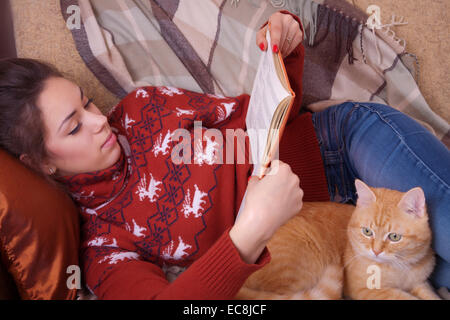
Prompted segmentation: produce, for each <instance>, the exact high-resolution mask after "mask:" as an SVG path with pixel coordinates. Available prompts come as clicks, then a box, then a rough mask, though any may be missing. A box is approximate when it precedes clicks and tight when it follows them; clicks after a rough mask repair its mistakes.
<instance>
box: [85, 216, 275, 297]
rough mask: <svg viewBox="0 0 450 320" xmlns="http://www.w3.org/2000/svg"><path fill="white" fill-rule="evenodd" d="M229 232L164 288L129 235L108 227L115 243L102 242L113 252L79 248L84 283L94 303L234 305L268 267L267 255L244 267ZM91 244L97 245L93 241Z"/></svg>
mask: <svg viewBox="0 0 450 320" xmlns="http://www.w3.org/2000/svg"><path fill="white" fill-rule="evenodd" d="M229 231H230V229H228V230H225V231H224V233H223V234H222V235H221V236H220V237H219V238H218V240H217V241H216V242H215V243H214V244H213V245H212V246H211V248H209V249H208V250H207V251H206V252H205V254H203V255H202V256H201V257H200V258H199V259H197V260H196V261H195V262H193V263H192V264H191V265H190V266H189V267H188V268H187V269H186V270H185V271H184V272H183V273H181V275H179V276H178V277H177V278H176V279H175V280H174V281H173V282H171V283H169V282H168V281H167V280H166V277H165V274H164V272H163V271H162V269H161V268H160V267H159V266H158V265H156V264H154V263H151V262H149V261H146V260H144V258H143V257H141V256H140V255H139V254H138V252H137V251H136V249H135V246H134V244H133V238H132V235H131V234H130V233H129V232H127V231H126V230H123V229H121V228H120V227H118V226H114V225H113V224H111V225H110V232H111V234H113V235H114V237H115V238H114V240H115V241H112V240H111V239H109V240H108V241H107V240H104V241H102V242H103V243H105V244H108V243H110V242H113V243H114V246H112V245H111V244H110V246H108V245H97V246H95V245H94V246H92V245H91V246H89V245H85V246H84V250H83V253H82V260H83V271H84V275H85V279H86V283H87V285H88V286H89V288H90V289H91V290H92V291H94V293H95V295H96V296H97V297H98V298H99V299H106V300H116V299H124V300H128V299H133V300H153V299H195V300H208V299H233V298H234V296H235V295H236V293H237V292H238V291H239V289H240V288H241V286H242V285H243V283H244V282H245V280H246V279H247V278H248V276H250V274H252V273H253V272H255V271H256V270H258V269H260V268H261V267H262V266H264V265H265V264H266V263H268V262H269V260H270V255H269V252H268V251H267V249H266V250H265V251H263V252H262V254H260V255H259V256H258V259H257V260H256V261H254V263H247V262H246V261H243V260H242V259H241V256H240V253H239V251H238V250H237V249H236V247H235V245H234V244H233V242H232V241H231V238H230V235H229ZM101 238H102V239H105V236H101ZM97 239H98V238H97ZM91 240H94V241H91V242H90V243H96V242H97V243H98V242H99V241H95V240H96V239H95V237H94V238H93V239H91ZM84 243H85V244H88V243H89V241H85V242H84Z"/></svg>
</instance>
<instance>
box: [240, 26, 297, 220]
mask: <svg viewBox="0 0 450 320" xmlns="http://www.w3.org/2000/svg"><path fill="white" fill-rule="evenodd" d="M269 28H270V24H269ZM266 39H267V43H268V49H267V50H266V51H264V52H262V54H261V60H260V61H259V66H258V70H257V71H256V76H255V81H254V84H253V90H252V94H251V96H250V101H249V105H248V110H247V117H246V119H245V122H246V125H247V135H248V137H249V142H250V152H251V157H252V162H253V172H252V176H253V175H256V176H258V177H259V178H260V179H261V178H262V177H264V175H265V172H266V170H267V168H268V166H269V165H270V162H271V161H272V160H273V159H274V158H275V157H276V156H277V155H278V147H279V141H280V140H281V136H282V135H283V131H284V127H285V126H286V122H287V119H288V118H289V113H290V111H291V108H292V105H293V103H294V98H295V93H294V92H293V91H292V89H291V86H290V84H289V79H288V76H287V73H286V69H285V67H284V62H283V58H282V56H281V53H280V52H278V53H276V54H275V53H273V52H272V50H271V49H270V48H272V44H271V41H270V34H269V31H267V32H266ZM246 195H247V191H245V194H244V197H243V198H242V202H241V206H240V208H239V212H238V214H237V216H236V219H237V218H238V217H239V214H240V213H241V212H242V210H243V208H244V204H245V198H246Z"/></svg>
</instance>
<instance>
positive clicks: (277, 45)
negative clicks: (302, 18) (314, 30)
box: [256, 12, 303, 57]
mask: <svg viewBox="0 0 450 320" xmlns="http://www.w3.org/2000/svg"><path fill="white" fill-rule="evenodd" d="M269 22H270V39H271V43H272V48H270V50H272V51H273V52H275V53H277V52H278V51H281V54H282V55H283V57H286V56H287V55H289V54H290V53H291V52H292V51H293V50H294V49H295V48H296V47H297V46H298V44H299V43H300V42H301V41H302V39H303V34H302V31H301V29H300V25H299V23H298V22H297V20H295V19H294V18H293V17H292V16H291V15H290V14H284V13H280V12H276V13H274V14H273V15H271V16H270V18H269ZM267 29H268V26H265V27H264V28H262V29H261V30H259V31H258V33H257V34H256V44H257V45H258V46H259V48H260V49H261V50H263V51H265V50H267V47H268V44H267V41H266V32H267Z"/></svg>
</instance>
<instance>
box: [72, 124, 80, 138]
mask: <svg viewBox="0 0 450 320" xmlns="http://www.w3.org/2000/svg"><path fill="white" fill-rule="evenodd" d="M80 128H81V124H80V123H79V124H78V125H77V126H76V127H75V129H73V130H72V131H70V133H69V134H70V135H74V134H75V133H77V132H78V131H79V130H80Z"/></svg>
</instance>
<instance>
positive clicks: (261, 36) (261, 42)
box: [256, 25, 267, 51]
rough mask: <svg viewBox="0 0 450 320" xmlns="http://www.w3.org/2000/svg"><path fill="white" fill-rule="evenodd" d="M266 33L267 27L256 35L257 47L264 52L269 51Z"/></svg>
mask: <svg viewBox="0 0 450 320" xmlns="http://www.w3.org/2000/svg"><path fill="white" fill-rule="evenodd" d="M266 32H267V25H266V26H265V27H264V28H262V29H261V30H259V31H258V33H257V34H256V45H257V46H258V47H259V48H260V49H261V50H262V51H266V50H267V40H266Z"/></svg>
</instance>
